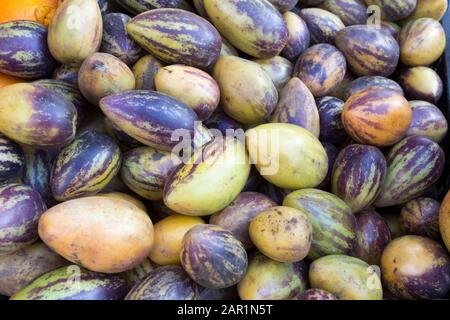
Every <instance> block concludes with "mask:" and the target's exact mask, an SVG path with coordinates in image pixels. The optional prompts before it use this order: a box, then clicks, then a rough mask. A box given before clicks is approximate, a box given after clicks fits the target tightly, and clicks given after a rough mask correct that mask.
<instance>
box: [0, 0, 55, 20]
mask: <svg viewBox="0 0 450 320" xmlns="http://www.w3.org/2000/svg"><path fill="white" fill-rule="evenodd" d="M57 6H58V0H20V1H18V0H2V1H1V10H0V23H3V22H7V21H12V20H33V21H38V22H40V23H42V24H45V25H47V26H48V24H49V23H50V20H51V18H52V17H53V14H54V13H55V9H56V7H57Z"/></svg>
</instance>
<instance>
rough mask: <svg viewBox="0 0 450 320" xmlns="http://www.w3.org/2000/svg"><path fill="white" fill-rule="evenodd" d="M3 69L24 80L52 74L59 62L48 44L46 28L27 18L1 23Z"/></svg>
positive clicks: (1, 61)
mask: <svg viewBox="0 0 450 320" xmlns="http://www.w3.org/2000/svg"><path fill="white" fill-rule="evenodd" d="M0 47H1V48H2V51H1V52H0V72H1V73H4V74H8V75H11V76H15V77H19V78H24V79H37V78H42V77H44V76H46V75H48V74H50V73H51V72H52V71H53V69H54V68H55V65H56V61H55V60H54V59H53V58H52V56H51V54H50V51H49V49H48V45H47V28H46V27H44V26H43V25H41V24H40V23H37V22H33V21H26V20H19V21H11V22H6V23H2V24H0Z"/></svg>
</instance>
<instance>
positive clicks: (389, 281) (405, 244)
mask: <svg viewBox="0 0 450 320" xmlns="http://www.w3.org/2000/svg"><path fill="white" fill-rule="evenodd" d="M381 272H382V276H383V282H384V284H385V285H386V287H387V289H388V290H389V291H390V292H391V293H392V294H393V295H394V296H396V297H397V298H401V299H440V298H443V297H444V296H445V295H446V294H447V293H448V291H449V290H450V258H449V256H448V253H447V252H446V251H445V250H444V248H442V247H441V245H439V244H438V243H437V242H434V241H433V240H430V239H428V238H423V237H418V236H405V237H402V238H398V239H396V240H394V241H392V242H391V243H390V244H389V245H388V246H387V248H386V249H385V251H384V252H383V257H382V259H381Z"/></svg>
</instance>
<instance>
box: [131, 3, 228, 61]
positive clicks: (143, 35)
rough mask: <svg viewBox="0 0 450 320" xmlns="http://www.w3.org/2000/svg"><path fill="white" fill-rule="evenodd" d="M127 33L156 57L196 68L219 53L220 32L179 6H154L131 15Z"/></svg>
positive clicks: (213, 58) (215, 57)
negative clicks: (160, 7) (173, 7)
mask: <svg viewBox="0 0 450 320" xmlns="http://www.w3.org/2000/svg"><path fill="white" fill-rule="evenodd" d="M127 32H128V34H129V35H130V36H131V37H132V38H133V39H134V40H135V41H136V42H137V43H139V45H141V46H142V47H143V48H144V49H145V50H147V51H148V52H149V53H151V54H152V55H153V56H154V57H155V58H158V59H160V60H162V61H165V62H167V63H169V64H177V63H179V64H185V65H189V66H192V67H197V68H205V67H208V66H210V65H212V64H213V63H214V62H215V61H216V60H217V59H218V58H219V55H220V48H221V46H222V41H221V38H220V34H219V33H218V32H217V30H216V29H215V28H214V27H213V26H212V25H211V23H209V22H208V21H207V20H205V19H203V18H202V17H200V16H197V15H195V14H193V13H191V12H187V11H185V10H181V9H155V10H151V11H147V12H144V13H141V14H140V15H138V16H136V17H134V18H133V19H132V20H131V21H130V22H129V23H128V25H127Z"/></svg>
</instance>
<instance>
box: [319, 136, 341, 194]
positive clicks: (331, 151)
mask: <svg viewBox="0 0 450 320" xmlns="http://www.w3.org/2000/svg"><path fill="white" fill-rule="evenodd" d="M322 145H323V148H324V149H325V151H326V153H327V156H328V173H327V176H326V177H325V179H324V180H323V181H322V183H321V184H319V185H318V186H317V189H320V190H324V191H328V190H330V182H331V175H332V173H333V167H334V162H335V161H336V158H337V156H338V154H339V150H338V148H337V147H336V146H335V145H333V144H331V143H328V142H322Z"/></svg>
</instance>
